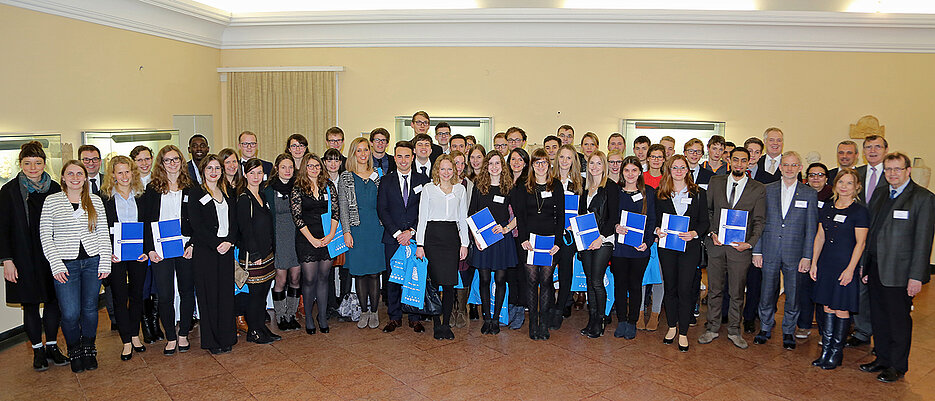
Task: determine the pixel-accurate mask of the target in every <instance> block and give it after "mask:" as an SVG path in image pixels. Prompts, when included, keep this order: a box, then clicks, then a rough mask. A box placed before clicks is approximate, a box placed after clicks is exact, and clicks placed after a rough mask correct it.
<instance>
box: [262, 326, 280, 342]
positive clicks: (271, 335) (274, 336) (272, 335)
mask: <svg viewBox="0 0 935 401" xmlns="http://www.w3.org/2000/svg"><path fill="white" fill-rule="evenodd" d="M260 330H263V332H264V333H266V336H267V337H269V338H271V339H273V341H279V340H282V336H280V335H279V334H276V333H273V331H272V330H270V329H269V327H268V326H266V325H265V324H264V325H263V327H261V328H260Z"/></svg>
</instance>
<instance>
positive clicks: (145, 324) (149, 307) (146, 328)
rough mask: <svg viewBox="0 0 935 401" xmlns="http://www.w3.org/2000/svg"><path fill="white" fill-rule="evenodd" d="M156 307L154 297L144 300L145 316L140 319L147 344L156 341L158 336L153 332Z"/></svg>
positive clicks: (144, 340)
mask: <svg viewBox="0 0 935 401" xmlns="http://www.w3.org/2000/svg"><path fill="white" fill-rule="evenodd" d="M154 309H156V306H155V302H153V298H152V297H148V298H146V299H144V300H143V318H142V319H141V320H140V329H142V332H143V342H144V343H146V344H152V343H154V342H156V336H155V335H154V334H153V326H154V325H155V324H156V322H155V321H153V319H152V317H153V310H154Z"/></svg>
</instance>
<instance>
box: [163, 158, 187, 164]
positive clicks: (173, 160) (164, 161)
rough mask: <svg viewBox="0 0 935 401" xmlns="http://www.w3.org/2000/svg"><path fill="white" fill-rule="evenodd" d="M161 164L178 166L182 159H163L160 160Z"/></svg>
mask: <svg viewBox="0 0 935 401" xmlns="http://www.w3.org/2000/svg"><path fill="white" fill-rule="evenodd" d="M162 162H163V163H165V164H179V163H181V162H182V158H181V157H167V158H165V159H162Z"/></svg>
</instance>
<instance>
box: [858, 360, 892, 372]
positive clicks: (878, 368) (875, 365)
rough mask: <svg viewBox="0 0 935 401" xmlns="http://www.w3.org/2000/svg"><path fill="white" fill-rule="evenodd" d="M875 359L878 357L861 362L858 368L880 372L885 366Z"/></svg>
mask: <svg viewBox="0 0 935 401" xmlns="http://www.w3.org/2000/svg"><path fill="white" fill-rule="evenodd" d="M877 361H878V359H874V360H873V362H870V363H864V364H861V365H860V370H861V371H862V372H867V373H877V372H882V371H883V370H884V369H886V366H883V365H880V363H879V362H877Z"/></svg>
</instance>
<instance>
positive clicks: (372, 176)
mask: <svg viewBox="0 0 935 401" xmlns="http://www.w3.org/2000/svg"><path fill="white" fill-rule="evenodd" d="M367 178H370V181H376V180H377V178H380V175H379V174H377V172H376V171H374V172H372V173H370V177H367ZM263 179H264V180H265V179H266V176H265V175H264V176H263Z"/></svg>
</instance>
